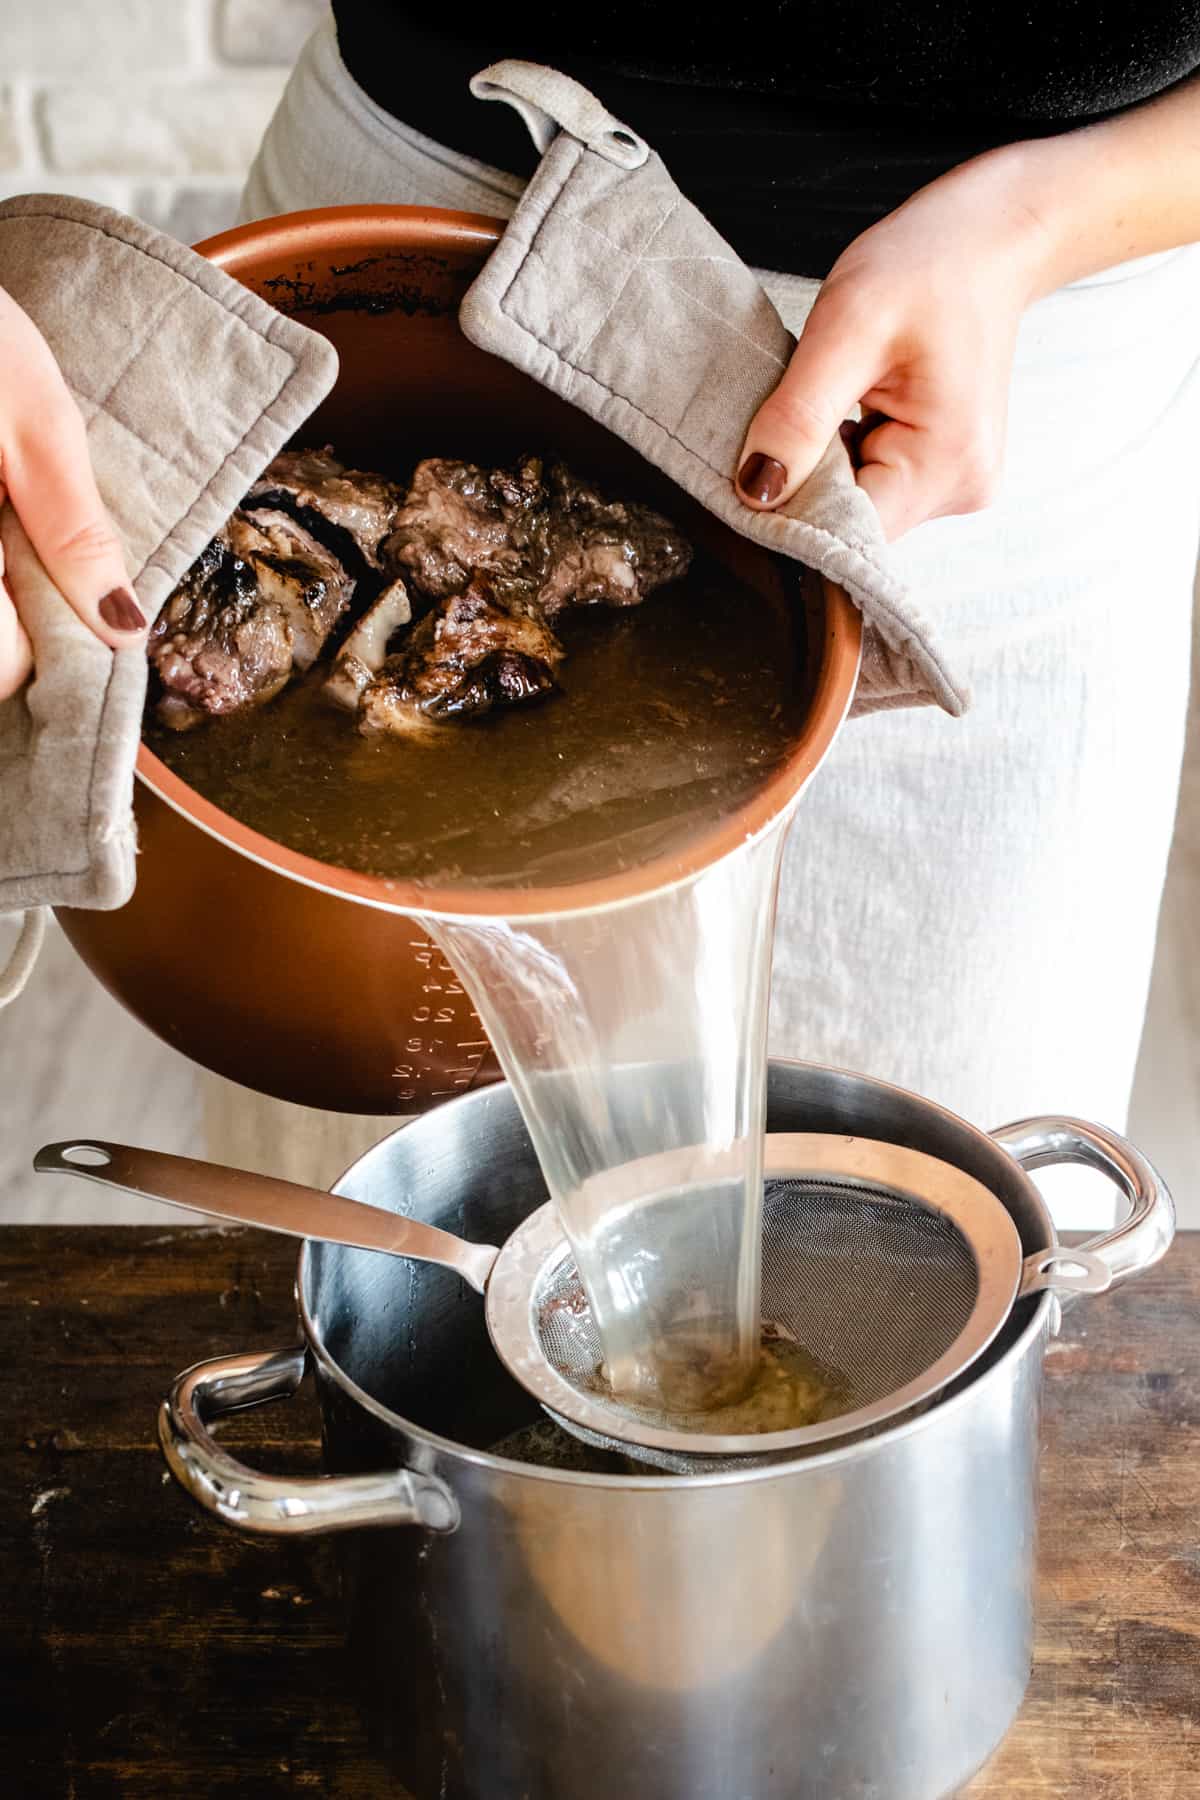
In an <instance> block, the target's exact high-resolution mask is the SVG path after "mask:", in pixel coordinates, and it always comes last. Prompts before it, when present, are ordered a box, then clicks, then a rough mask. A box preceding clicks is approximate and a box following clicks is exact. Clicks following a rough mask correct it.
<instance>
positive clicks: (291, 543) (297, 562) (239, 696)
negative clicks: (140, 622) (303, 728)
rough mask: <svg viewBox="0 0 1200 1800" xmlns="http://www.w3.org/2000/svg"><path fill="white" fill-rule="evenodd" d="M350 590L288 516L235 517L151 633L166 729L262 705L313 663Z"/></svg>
mask: <svg viewBox="0 0 1200 1800" xmlns="http://www.w3.org/2000/svg"><path fill="white" fill-rule="evenodd" d="M353 592H354V583H353V581H352V580H351V579H350V577H349V576H348V575H347V574H346V571H345V569H343V567H342V565H341V563H340V562H339V561H338V560H337V558H336V557H335V556H332V555H331V554H330V552H329V551H328V550H326V549H324V548H323V547H322V546H321V545H320V544H318V543H317V541H316V539H315V538H313V537H312V536H311V535H310V534H309V533H308V532H307V531H305V529H304V527H303V526H302V525H297V524H296V522H295V520H294V519H289V518H287V517H286V516H285V515H284V514H283V513H272V512H266V511H263V512H257V513H255V514H254V515H253V517H250V516H248V515H247V514H245V513H242V512H236V513H235V514H234V515H233V517H232V519H230V521H229V523H228V525H226V527H225V529H224V530H223V531H222V532H219V533H218V535H217V536H216V537H215V538H214V539H213V540H212V542H211V543H210V544H209V545H208V546H207V548H206V549H205V550H204V551H203V552H202V553H201V555H200V556H199V557H198V558H197V560H196V561H195V562H194V563H193V564H192V567H191V568H190V569H189V570H188V572H187V574H186V575H185V576H184V578H183V580H182V581H181V582H180V583H179V586H178V587H177V588H176V589H175V591H174V593H173V594H172V595H171V596H170V598H169V599H168V600H167V603H166V605H165V606H164V607H163V610H162V612H161V613H160V614H159V616H158V619H157V621H156V622H155V625H154V628H153V630H152V631H151V633H150V639H149V644H148V647H147V654H148V656H149V659H150V665H151V668H152V669H153V671H154V674H155V676H156V677H157V686H158V689H159V695H158V699H157V701H156V704H155V711H156V713H157V715H158V717H159V719H160V720H161V721H162V723H163V724H164V725H169V726H171V728H172V729H173V730H175V731H187V730H189V729H190V728H191V727H192V726H193V725H198V724H200V723H201V721H202V720H203V719H205V718H208V717H210V716H211V715H213V714H216V713H232V712H241V711H243V710H244V709H245V708H247V707H251V706H262V705H263V704H264V703H265V702H266V701H268V700H271V699H273V698H274V697H275V695H276V694H277V693H278V692H279V690H280V688H282V687H283V686H284V685H285V683H286V682H287V680H288V678H289V677H290V675H291V674H292V672H293V670H294V669H301V670H303V669H308V668H311V666H312V664H313V663H314V662H315V661H316V658H317V657H318V656H319V655H320V653H321V650H322V648H323V647H324V644H325V640H326V638H327V637H328V636H329V633H330V632H331V630H332V629H333V627H334V625H335V624H336V623H337V621H338V619H339V618H340V617H341V615H342V613H343V612H344V611H345V610H346V607H347V605H348V604H349V600H350V596H351V594H352V593H353Z"/></svg>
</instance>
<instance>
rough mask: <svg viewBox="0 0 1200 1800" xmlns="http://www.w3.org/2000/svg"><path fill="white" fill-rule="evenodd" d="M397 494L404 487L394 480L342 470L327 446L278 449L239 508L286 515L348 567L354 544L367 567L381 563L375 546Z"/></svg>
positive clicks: (392, 513) (398, 498) (384, 532)
mask: <svg viewBox="0 0 1200 1800" xmlns="http://www.w3.org/2000/svg"><path fill="white" fill-rule="evenodd" d="M403 498H404V490H403V489H402V488H399V487H397V486H396V484H395V482H394V481H389V480H388V479H387V478H386V476H384V475H373V474H370V473H369V472H368V471H366V470H364V469H348V468H346V466H345V465H344V464H343V463H340V462H338V460H337V458H336V457H335V456H334V454H333V451H332V448H331V446H330V445H328V444H327V445H326V446H325V448H324V449H323V450H284V451H283V452H282V453H281V454H280V455H279V456H277V457H276V458H275V460H274V462H273V463H271V465H270V466H269V467H268V468H266V469H264V470H263V473H262V474H261V475H260V476H259V478H258V480H257V481H256V482H255V484H254V486H253V487H252V488H251V489H250V492H249V493H248V494H247V495H246V498H245V499H244V500H243V502H242V506H243V508H245V509H247V510H250V511H257V510H258V509H259V508H260V507H264V506H265V507H270V508H272V509H274V510H277V511H279V510H282V511H283V512H286V513H289V514H290V515H291V516H292V517H293V518H295V519H298V520H299V522H300V523H301V524H302V525H305V526H307V527H308V529H309V530H310V531H313V532H314V533H315V535H316V536H317V537H318V538H322V539H323V540H324V541H325V542H326V543H328V544H329V547H330V549H332V550H333V551H335V552H336V553H337V555H338V556H339V557H340V559H341V560H342V562H344V563H345V564H346V566H347V567H348V568H349V569H351V570H352V571H353V570H354V564H355V558H354V555H353V554H352V551H353V549H354V548H357V551H358V553H359V555H361V556H362V558H363V560H364V561H365V562H366V563H367V565H368V566H369V567H370V568H372V569H378V568H380V567H381V564H380V560H379V546H380V544H381V543H382V542H383V539H384V538H385V537H386V536H387V534H388V532H389V531H391V529H392V526H393V524H394V522H395V517H396V513H397V510H398V509H399V506H400V503H401V501H402V500H403ZM347 538H349V540H350V542H349V543H347V541H346V539H347Z"/></svg>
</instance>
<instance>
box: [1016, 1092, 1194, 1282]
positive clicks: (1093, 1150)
mask: <svg viewBox="0 0 1200 1800" xmlns="http://www.w3.org/2000/svg"><path fill="white" fill-rule="evenodd" d="M991 1135H992V1138H993V1139H994V1141H995V1142H996V1143H997V1144H999V1145H1000V1147H1001V1148H1002V1149H1004V1150H1007V1151H1008V1153H1009V1155H1010V1156H1011V1157H1013V1158H1014V1159H1015V1160H1016V1161H1017V1162H1019V1163H1020V1165H1021V1167H1022V1168H1023V1169H1044V1168H1046V1167H1048V1166H1049V1165H1050V1164H1052V1163H1084V1164H1086V1165H1087V1167H1088V1168H1091V1169H1098V1170H1099V1171H1100V1173H1101V1174H1102V1175H1107V1176H1108V1178H1109V1180H1110V1181H1111V1182H1112V1183H1113V1184H1114V1186H1116V1187H1117V1188H1119V1189H1120V1191H1121V1192H1122V1193H1123V1194H1124V1196H1125V1198H1126V1199H1127V1200H1128V1202H1129V1212H1128V1213H1127V1215H1126V1217H1125V1218H1124V1219H1122V1220H1121V1222H1120V1223H1119V1224H1118V1225H1115V1226H1114V1227H1113V1229H1112V1230H1111V1231H1107V1232H1104V1233H1102V1235H1101V1236H1100V1237H1097V1238H1089V1239H1088V1241H1087V1243H1086V1244H1081V1245H1080V1246H1079V1249H1080V1250H1086V1251H1087V1253H1088V1255H1089V1257H1094V1258H1096V1259H1097V1260H1098V1261H1099V1262H1101V1263H1103V1264H1104V1266H1105V1268H1106V1269H1107V1270H1108V1272H1109V1276H1110V1279H1111V1281H1112V1282H1117V1281H1127V1280H1128V1279H1129V1277H1130V1276H1131V1275H1140V1274H1141V1273H1142V1272H1143V1270H1145V1269H1150V1268H1153V1266H1154V1264H1155V1263H1156V1262H1158V1261H1160V1259H1161V1258H1162V1257H1164V1256H1165V1255H1166V1253H1167V1251H1168V1250H1169V1249H1170V1247H1171V1240H1172V1239H1173V1238H1174V1236H1175V1202H1174V1201H1173V1200H1172V1198H1171V1195H1170V1192H1169V1190H1168V1188H1167V1185H1166V1183H1165V1182H1164V1181H1163V1179H1162V1177H1161V1175H1159V1173H1158V1171H1157V1170H1156V1169H1155V1168H1154V1166H1153V1164H1151V1163H1150V1162H1149V1161H1148V1160H1147V1158H1146V1157H1144V1156H1143V1155H1142V1153H1141V1151H1140V1150H1136V1149H1135V1148H1134V1146H1133V1145H1132V1144H1131V1143H1130V1142H1129V1141H1128V1139H1126V1138H1123V1137H1121V1136H1120V1135H1119V1134H1118V1133H1117V1132H1115V1131H1109V1130H1107V1129H1106V1127H1104V1126H1103V1125H1089V1124H1087V1123H1086V1122H1085V1121H1084V1120H1082V1119H1068V1118H1056V1117H1053V1116H1051V1117H1048V1118H1038V1119H1020V1120H1018V1121H1017V1122H1016V1123H1015V1124H1013V1125H1003V1126H1001V1128H1000V1129H999V1131H993V1132H992V1134H991ZM1037 1261H1038V1263H1039V1265H1040V1266H1041V1269H1042V1272H1043V1278H1044V1275H1045V1273H1046V1272H1047V1271H1048V1268H1049V1265H1050V1264H1052V1263H1056V1262H1062V1263H1063V1264H1069V1263H1070V1261H1071V1250H1070V1249H1069V1248H1064V1249H1063V1250H1061V1251H1052V1252H1048V1253H1047V1255H1046V1256H1045V1257H1042V1258H1038V1259H1037ZM1033 1262H1034V1259H1033V1258H1032V1257H1031V1258H1029V1259H1028V1262H1027V1264H1026V1269H1027V1275H1026V1282H1025V1283H1023V1284H1022V1292H1024V1291H1025V1289H1026V1285H1030V1286H1032V1283H1031V1281H1030V1276H1029V1274H1028V1270H1029V1265H1030V1264H1031V1263H1033Z"/></svg>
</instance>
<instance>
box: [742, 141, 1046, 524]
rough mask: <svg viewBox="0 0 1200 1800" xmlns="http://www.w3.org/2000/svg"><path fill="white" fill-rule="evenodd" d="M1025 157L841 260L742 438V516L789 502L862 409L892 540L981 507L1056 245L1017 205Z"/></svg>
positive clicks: (948, 191) (869, 471)
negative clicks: (1024, 335)
mask: <svg viewBox="0 0 1200 1800" xmlns="http://www.w3.org/2000/svg"><path fill="white" fill-rule="evenodd" d="M1030 150H1036V146H1024V145H1020V146H1009V147H1007V148H1006V149H1005V150H1003V151H999V152H992V153H989V154H988V155H987V156H983V157H979V158H977V159H976V160H975V161H974V162H971V163H965V164H963V165H962V166H961V167H960V168H957V169H953V170H951V172H950V173H949V174H948V175H945V176H943V177H941V178H940V179H939V180H938V181H935V182H933V183H931V184H930V186H929V187H926V188H922V189H921V190H920V191H919V192H918V193H916V194H914V195H913V197H912V199H910V200H907V201H906V202H905V203H904V205H903V206H901V207H899V208H898V209H897V211H896V212H894V213H890V214H889V215H888V217H887V218H886V219H883V220H881V221H880V222H879V224H877V225H873V226H872V227H871V228H870V230H868V231H865V232H864V233H863V234H862V236H861V237H859V238H856V239H855V241H854V242H853V243H852V244H851V245H850V246H849V248H848V249H847V250H846V251H845V252H844V253H843V255H842V256H841V257H839V259H838V261H837V262H836V263H835V265H834V267H833V268H832V270H831V271H830V273H829V276H828V278H827V280H826V281H825V283H824V285H823V287H822V288H821V291H820V293H819V294H818V296H817V299H816V302H815V304H814V306H813V309H812V312H811V313H810V314H809V317H808V321H807V323H806V325H805V327H804V331H803V333H802V335H801V337H800V341H799V343H798V344H797V346H796V350H795V352H794V354H793V356H792V360H791V363H790V364H789V367H788V370H787V373H786V374H785V375H784V377H783V380H782V381H781V382H780V384H779V386H778V387H777V388H776V389H775V391H774V393H773V394H772V395H771V396H770V398H769V399H768V400H766V401H765V402H764V404H763V405H762V406H761V407H760V409H759V411H758V412H757V414H756V415H755V417H754V419H753V421H752V423H751V425H750V429H749V431H748V432H747V434H746V440H745V444H744V447H743V450H742V454H741V457H740V458H739V463H738V480H737V489H736V491H737V492H738V495H739V498H740V499H741V500H742V501H743V502H745V504H747V505H748V506H750V507H752V508H754V509H755V510H758V511H765V510H769V509H771V508H773V507H775V506H778V505H779V504H780V503H781V502H782V501H784V500H786V499H788V498H789V497H790V496H791V495H792V494H793V493H794V492H795V491H796V489H797V488H798V487H799V486H800V485H801V483H802V482H804V481H805V480H807V478H808V476H809V475H810V474H811V473H812V471H813V469H814V468H815V467H816V465H817V463H818V462H819V461H820V459H821V457H822V456H823V455H824V453H825V450H826V449H827V447H828V445H829V443H830V442H831V440H832V438H833V436H834V434H835V433H836V432H837V431H838V430H839V429H840V428H842V424H843V421H844V420H845V419H847V417H848V415H850V414H851V413H852V411H853V410H854V408H855V406H856V405H857V406H861V409H862V422H861V424H860V425H858V426H857V427H849V428H847V429H846V430H845V431H844V433H843V435H844V436H845V438H846V441H847V446H848V448H849V449H850V451H851V457H852V460H853V462H854V463H855V467H856V479H857V481H858V485H859V487H860V488H862V489H863V491H864V492H865V493H867V494H869V495H870V497H871V499H872V500H873V501H874V503H875V506H876V509H877V510H878V513H879V516H880V520H881V522H882V524H883V529H884V531H885V533H886V535H887V536H888V537H889V538H897V537H900V536H901V535H902V534H903V533H904V532H906V531H910V530H911V529H912V528H913V526H914V525H919V524H921V523H922V522H923V521H924V520H926V519H936V518H940V517H942V516H944V515H946V514H950V513H967V512H977V511H979V510H980V509H982V508H983V507H985V506H987V505H988V503H989V501H990V500H991V498H992V496H993V494H994V491H995V486H996V481H997V477H998V474H999V471H1000V467H1001V463H1002V459H1003V451H1004V438H1005V428H1006V423H1007V412H1008V390H1009V381H1010V376H1011V371H1012V359H1013V350H1014V346H1015V341H1016V334H1017V326H1018V324H1019V322H1020V318H1021V314H1022V312H1023V311H1024V309H1025V307H1026V306H1027V305H1028V304H1029V302H1030V300H1031V299H1033V298H1034V297H1035V296H1036V295H1037V294H1038V293H1039V292H1041V291H1043V288H1044V282H1045V276H1046V270H1047V268H1048V266H1049V263H1050V249H1051V245H1050V238H1049V233H1048V231H1047V228H1046V227H1045V225H1043V223H1042V221H1041V219H1040V217H1039V215H1038V213H1037V211H1036V210H1035V209H1034V207H1033V206H1032V205H1031V204H1030V203H1029V201H1028V200H1027V199H1026V198H1025V197H1024V195H1025V193H1026V192H1027V191H1029V188H1030V184H1029V183H1028V181H1025V182H1023V180H1022V173H1023V172H1024V174H1025V175H1026V176H1027V175H1028V173H1029V164H1030V158H1029V156H1028V155H1027V154H1021V153H1025V152H1028V151H1030Z"/></svg>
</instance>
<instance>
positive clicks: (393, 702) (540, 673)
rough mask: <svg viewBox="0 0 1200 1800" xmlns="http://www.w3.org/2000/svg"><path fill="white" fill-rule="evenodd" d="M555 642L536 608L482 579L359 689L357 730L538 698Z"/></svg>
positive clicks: (451, 600)
mask: <svg viewBox="0 0 1200 1800" xmlns="http://www.w3.org/2000/svg"><path fill="white" fill-rule="evenodd" d="M562 658H563V649H562V645H561V644H560V643H559V641H558V639H557V638H556V637H555V635H554V633H553V632H552V631H551V629H550V627H549V626H548V625H547V624H546V622H545V620H544V619H542V618H541V617H539V615H538V614H537V612H536V611H534V610H533V609H531V608H529V607H526V606H523V605H522V603H521V602H520V600H519V599H516V598H514V597H512V596H508V597H502V596H501V595H499V594H497V593H496V591H495V590H494V588H492V587H491V585H490V583H489V582H488V581H487V580H486V579H485V578H484V577H482V576H477V577H476V578H475V580H474V581H472V583H471V584H470V586H469V587H468V588H467V589H466V590H465V592H463V593H460V594H451V595H449V596H448V597H447V598H446V599H444V600H441V601H439V602H438V604H437V605H436V606H435V607H434V608H433V610H432V611H431V612H428V613H426V615H425V617H424V618H423V619H422V620H421V621H420V623H419V624H418V625H415V626H414V627H413V628H412V630H411V631H410V632H409V634H408V637H407V639H406V641H405V643H404V647H403V648H402V649H401V650H400V651H398V652H397V654H395V655H394V656H389V657H388V658H387V659H386V661H385V662H384V664H383V666H382V668H381V669H380V671H379V673H378V675H376V676H375V677H374V679H373V680H372V681H370V682H369V683H368V684H367V686H366V687H365V688H364V689H363V692H362V697H361V700H360V702H359V709H358V717H359V729H360V730H361V731H364V732H375V731H387V732H392V733H404V734H411V733H414V732H421V731H425V730H427V729H429V728H430V727H436V726H437V725H439V724H442V723H444V722H445V721H447V720H450V719H467V718H478V717H480V716H481V715H483V714H484V713H489V712H492V711H494V710H495V709H496V708H497V707H503V706H517V705H520V704H522V703H523V702H526V701H529V700H536V699H539V698H540V697H541V696H543V695H544V694H548V693H549V692H551V690H552V689H553V688H554V687H555V686H556V681H555V670H556V669H557V668H558V665H559V664H560V663H561V661H562Z"/></svg>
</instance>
